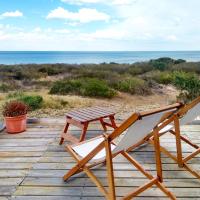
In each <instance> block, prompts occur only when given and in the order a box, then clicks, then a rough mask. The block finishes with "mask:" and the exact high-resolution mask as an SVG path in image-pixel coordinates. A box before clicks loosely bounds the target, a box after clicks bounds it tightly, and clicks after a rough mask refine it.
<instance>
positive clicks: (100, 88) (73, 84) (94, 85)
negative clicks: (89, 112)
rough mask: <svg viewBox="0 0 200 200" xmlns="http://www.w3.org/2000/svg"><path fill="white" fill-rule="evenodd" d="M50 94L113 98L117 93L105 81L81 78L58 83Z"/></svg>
mask: <svg viewBox="0 0 200 200" xmlns="http://www.w3.org/2000/svg"><path fill="white" fill-rule="evenodd" d="M49 93H50V94H61V95H65V94H70V93H72V94H76V95H82V96H91V97H106V98H111V97H113V96H114V95H115V94H116V93H115V91H114V90H113V89H111V88H110V87H109V86H108V85H107V83H106V82H105V81H102V80H99V79H96V78H81V79H72V80H62V81H56V82H55V83H54V84H53V86H52V87H51V89H50V92H49Z"/></svg>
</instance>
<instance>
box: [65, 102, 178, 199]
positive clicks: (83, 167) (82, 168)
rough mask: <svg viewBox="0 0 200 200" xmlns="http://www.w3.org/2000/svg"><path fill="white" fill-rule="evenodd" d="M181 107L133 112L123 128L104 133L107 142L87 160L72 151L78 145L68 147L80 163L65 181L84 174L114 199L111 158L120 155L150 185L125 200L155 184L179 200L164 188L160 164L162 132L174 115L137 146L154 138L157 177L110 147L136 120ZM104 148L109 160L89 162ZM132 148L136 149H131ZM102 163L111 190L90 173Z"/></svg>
mask: <svg viewBox="0 0 200 200" xmlns="http://www.w3.org/2000/svg"><path fill="white" fill-rule="evenodd" d="M179 107H180V104H179V103H176V104H174V105H171V106H167V107H165V108H163V109H156V110H154V111H150V112H141V113H134V114H133V115H132V116H131V117H129V118H128V119H127V120H126V121H124V123H122V125H121V126H119V127H118V128H116V129H115V130H114V131H113V132H112V133H111V134H110V135H107V134H104V135H103V137H104V140H103V141H102V142H101V143H100V144H99V145H98V146H96V147H95V148H94V149H93V150H92V151H91V152H90V153H89V154H88V155H87V156H85V157H84V158H82V157H79V156H78V154H76V152H75V151H74V150H73V148H72V147H74V146H77V145H79V144H80V143H79V144H74V145H67V146H66V150H67V151H68V152H69V153H70V154H71V155H72V156H73V157H74V159H75V160H76V161H77V164H76V165H75V166H74V167H73V168H72V169H71V170H69V171H68V173H66V174H65V175H64V177H63V179H64V181H67V180H68V179H69V178H70V177H71V176H73V175H75V174H77V173H80V172H85V173H86V174H87V175H88V177H89V178H90V179H91V180H92V181H93V182H94V183H95V184H96V186H97V187H98V189H99V190H100V192H102V193H103V194H104V196H105V197H106V199H107V200H115V199H116V194H115V183H114V173H113V162H112V159H113V158H114V157H116V156H117V155H118V154H121V155H122V156H123V157H125V158H126V159H127V160H128V161H129V162H130V163H131V164H132V165H134V166H135V167H136V168H137V169H138V170H139V171H140V172H141V173H142V174H143V175H144V176H145V177H147V178H148V179H149V182H147V183H146V184H144V185H142V186H140V187H139V188H138V189H137V190H136V191H134V192H131V193H129V194H127V195H126V196H125V197H123V198H122V199H123V200H129V199H132V198H133V197H135V196H137V195H139V194H140V193H142V192H143V191H145V190H146V189H148V188H150V187H151V186H153V185H156V186H157V187H158V188H160V189H161V190H162V191H163V192H164V193H165V194H166V195H167V196H168V197H169V198H171V199H176V197H175V196H174V195H173V194H172V193H171V192H170V191H169V190H168V189H167V188H166V187H165V186H164V184H163V183H162V182H163V177H162V163H161V156H160V143H159V136H158V133H159V131H160V130H161V129H162V128H163V127H165V126H166V125H168V124H169V123H171V122H172V121H173V120H174V116H173V115H171V117H169V116H166V117H163V118H162V122H163V123H162V124H161V123H159V125H156V126H155V128H154V129H153V131H152V133H150V134H149V135H148V136H147V137H145V138H144V139H143V140H141V141H140V142H138V143H137V144H136V145H135V146H134V147H137V146H139V145H141V144H143V143H145V142H147V141H148V139H149V138H150V137H151V136H152V135H153V136H154V140H153V143H154V147H155V158H156V169H157V175H156V177H153V176H152V175H151V174H150V173H149V172H147V171H146V170H145V169H144V168H143V167H142V165H141V164H139V163H138V162H137V161H136V160H135V159H133V158H132V157H131V156H130V155H129V154H128V153H127V151H120V152H117V153H115V154H112V152H111V144H114V142H113V140H114V139H115V138H117V137H118V136H120V135H121V134H122V133H123V132H124V131H125V130H126V129H127V128H128V127H129V126H131V125H132V124H133V123H135V122H136V121H137V120H141V119H142V118H143V117H145V116H149V115H152V114H156V113H159V112H162V111H168V110H170V109H178V108H179ZM94 139H96V138H93V139H91V140H94ZM85 142H88V141H83V142H81V143H85ZM103 148H105V150H106V157H105V159H103V160H101V161H99V162H95V163H89V161H90V160H92V158H93V157H94V156H95V155H96V154H97V153H98V152H100V151H101V150H102V149H103ZM132 148H133V147H132ZM101 163H106V169H107V178H108V190H106V189H105V188H104V187H103V185H102V184H101V182H100V181H99V180H98V178H97V177H96V176H95V175H94V174H93V173H92V171H91V170H90V169H91V168H92V167H94V166H97V165H99V164H101Z"/></svg>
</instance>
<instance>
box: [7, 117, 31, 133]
mask: <svg viewBox="0 0 200 200" xmlns="http://www.w3.org/2000/svg"><path fill="white" fill-rule="evenodd" d="M26 120H27V117H26V115H21V116H17V117H5V124H6V131H7V133H21V132H23V131H25V130H26Z"/></svg>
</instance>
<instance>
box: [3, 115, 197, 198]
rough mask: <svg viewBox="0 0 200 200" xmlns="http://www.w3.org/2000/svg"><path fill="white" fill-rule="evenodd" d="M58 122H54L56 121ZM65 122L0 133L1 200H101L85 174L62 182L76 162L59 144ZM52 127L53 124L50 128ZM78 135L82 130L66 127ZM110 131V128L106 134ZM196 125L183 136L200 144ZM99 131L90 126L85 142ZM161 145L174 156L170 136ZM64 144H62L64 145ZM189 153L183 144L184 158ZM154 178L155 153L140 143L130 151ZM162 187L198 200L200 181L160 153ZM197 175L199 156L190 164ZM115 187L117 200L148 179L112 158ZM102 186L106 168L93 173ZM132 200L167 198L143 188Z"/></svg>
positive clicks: (44, 123) (49, 120)
mask: <svg viewBox="0 0 200 200" xmlns="http://www.w3.org/2000/svg"><path fill="white" fill-rule="evenodd" d="M55 122H56V123H55ZM64 122H65V120H64V119H62V120H60V119H58V120H54V119H48V120H44V122H42V123H41V124H31V125H29V127H28V130H27V131H26V132H24V133H21V134H15V135H12V134H6V133H5V132H4V133H0V200H94V199H95V200H103V199H104V197H103V196H102V194H101V193H100V192H99V191H98V189H97V188H96V186H95V185H94V184H93V183H92V182H91V180H90V179H89V178H88V177H87V176H86V175H85V174H83V173H80V174H78V175H75V176H74V177H73V178H70V179H69V180H68V181H67V182H64V181H63V179H62V177H63V175H64V174H65V173H66V172H67V171H68V170H69V169H70V168H71V167H72V166H74V164H75V160H74V159H73V158H72V157H71V156H70V155H69V154H68V153H67V152H66V151H65V147H64V146H65V145H62V146H60V145H58V142H59V139H60V133H61V132H62V129H63V124H64ZM51 123H52V124H51ZM70 130H71V131H72V133H73V134H74V135H75V136H76V137H78V136H79V135H80V129H78V128H76V127H73V126H72V127H70ZM111 131H112V129H110V128H109V131H108V132H111ZM199 132H200V125H190V126H184V127H183V129H182V134H184V135H186V136H187V137H189V138H190V139H191V140H192V141H193V142H196V143H197V144H200V134H199ZM101 133H102V127H101V126H100V125H99V123H92V124H91V125H90V127H89V130H88V132H87V138H88V139H89V138H93V137H95V136H97V135H99V134H101ZM161 142H162V145H163V146H167V147H168V149H169V150H170V151H171V152H175V151H176V149H175V140H174V137H173V136H172V135H170V134H166V135H164V136H163V137H162V138H161ZM65 144H66V143H65ZM192 151H193V149H192V148H190V147H188V146H187V145H183V152H184V153H185V154H187V153H188V152H192ZM130 154H131V155H132V156H133V157H134V158H135V159H136V160H138V161H139V162H140V163H141V164H143V166H144V167H145V168H146V169H147V170H148V171H149V172H150V173H152V174H153V175H155V172H156V171H155V164H154V163H155V160H154V149H153V147H152V146H150V145H144V146H142V147H141V148H138V149H136V150H134V151H133V152H131V153H130ZM162 161H163V176H164V184H165V185H166V186H167V187H168V188H169V190H170V191H172V192H173V193H174V194H175V195H176V196H177V199H178V200H179V199H180V200H188V199H192V200H200V181H199V180H198V179H195V178H194V177H193V176H192V175H191V174H189V173H188V172H186V171H184V170H183V169H180V168H178V166H177V165H176V164H175V163H174V161H173V160H171V159H170V158H168V157H167V156H166V155H163V154H162ZM189 163H190V164H191V166H192V167H193V168H195V169H197V170H198V171H200V155H198V156H197V157H196V158H194V159H193V160H191V161H190V162H189ZM114 169H115V172H114V174H115V177H116V178H115V185H116V193H117V195H118V197H122V196H123V195H125V194H126V193H127V192H130V191H132V190H134V189H136V187H138V186H140V185H142V184H144V183H145V182H146V181H147V179H146V178H145V177H144V176H143V175H142V174H141V173H139V172H138V171H137V170H136V169H135V168H133V167H132V166H131V165H130V164H129V163H128V162H127V161H126V160H125V159H124V158H123V157H122V156H118V157H116V158H114ZM93 172H94V174H95V175H96V176H97V177H99V178H100V181H101V182H102V184H103V185H104V186H106V187H107V186H108V184H107V174H106V171H105V166H99V167H97V168H95V169H93ZM135 199H136V200H137V199H138V200H154V199H156V200H167V199H168V198H166V196H165V195H164V194H163V193H162V192H161V191H160V190H159V189H157V188H156V187H154V188H153V189H151V190H147V191H145V192H144V193H142V194H141V196H140V197H137V198H135Z"/></svg>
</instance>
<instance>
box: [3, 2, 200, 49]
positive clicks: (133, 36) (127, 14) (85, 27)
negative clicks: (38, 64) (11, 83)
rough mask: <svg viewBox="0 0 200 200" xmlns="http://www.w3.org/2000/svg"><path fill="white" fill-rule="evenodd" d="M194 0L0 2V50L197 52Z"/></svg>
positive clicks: (198, 17)
mask: <svg viewBox="0 0 200 200" xmlns="http://www.w3.org/2000/svg"><path fill="white" fill-rule="evenodd" d="M199 8H200V1H199V0H190V1H186V0H6V1H3V0H2V1H0V50H73V51H81V50H90V51H93V50H94V51H95V50H102V51H105V50H136V51H137V50H200V49H199V47H200V12H199Z"/></svg>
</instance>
